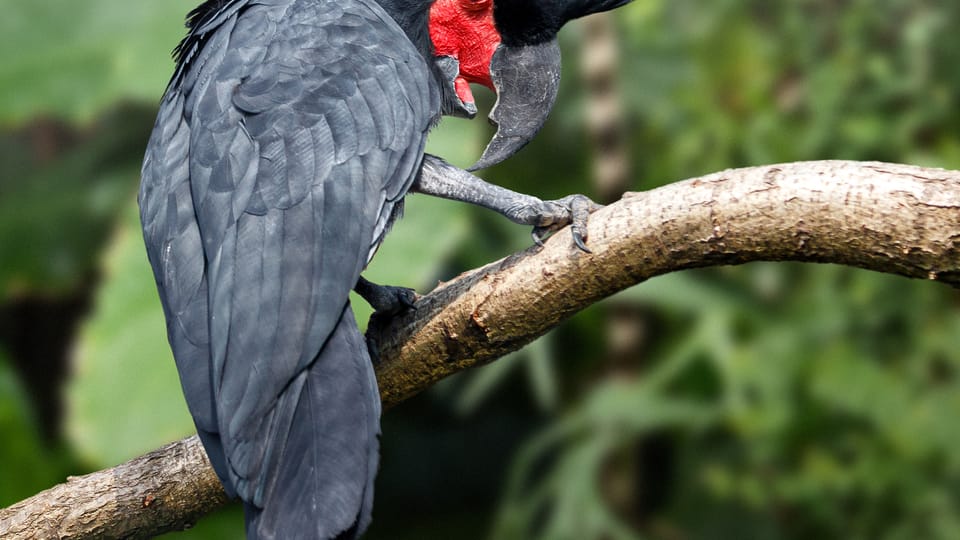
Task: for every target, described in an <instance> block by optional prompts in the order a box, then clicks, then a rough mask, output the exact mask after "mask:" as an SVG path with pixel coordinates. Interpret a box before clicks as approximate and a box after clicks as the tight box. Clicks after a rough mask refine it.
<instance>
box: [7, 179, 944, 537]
mask: <svg viewBox="0 0 960 540" xmlns="http://www.w3.org/2000/svg"><path fill="white" fill-rule="evenodd" d="M589 235H590V237H589V246H590V248H591V250H593V253H592V254H584V253H580V252H578V251H577V250H576V249H575V248H573V245H572V242H571V239H570V235H569V233H568V232H567V231H566V230H564V231H560V232H559V233H558V234H556V235H555V236H554V237H553V238H551V239H550V240H549V241H548V242H547V243H546V246H545V247H544V248H542V249H535V248H531V249H528V250H526V251H524V252H522V253H518V254H516V255H512V256H510V257H507V258H505V259H503V260H500V261H498V262H495V263H493V264H490V265H488V266H485V267H483V268H480V269H477V270H473V271H471V272H468V273H465V274H463V275H461V276H459V277H457V278H456V279H454V280H452V281H450V282H447V283H442V284H440V285H439V286H438V287H437V288H436V289H435V290H434V291H433V292H431V293H430V294H428V295H426V296H424V297H423V298H421V299H420V301H419V302H418V309H417V311H416V312H414V313H411V314H408V315H406V316H404V317H399V318H396V319H394V320H392V321H389V322H388V323H387V324H386V325H384V326H377V327H375V328H372V329H371V332H375V333H376V336H377V338H378V339H379V343H380V345H381V359H382V362H381V364H380V366H379V367H378V370H377V376H378V380H379V383H380V391H381V395H382V397H383V402H384V405H385V406H386V407H390V406H392V405H395V404H397V403H399V402H401V401H403V400H404V399H406V398H408V397H410V396H412V395H414V394H416V393H417V392H420V391H421V390H423V389H425V388H427V387H429V386H431V385H432V384H433V383H435V382H436V381H438V380H440V379H442V378H443V377H446V376H448V375H450V374H453V373H455V372H458V371H461V370H464V369H467V368H469V367H473V366H477V365H482V364H485V363H487V362H490V361H491V360H493V359H495V358H498V357H500V356H502V355H503V354H505V353H507V352H510V351H514V350H517V349H519V348H520V347H522V346H523V345H525V344H526V343H528V342H530V341H532V340H533V339H534V338H536V337H538V336H540V335H542V334H544V333H545V332H547V331H548V330H549V329H550V328H552V327H554V326H556V325H557V324H558V323H560V322H561V321H563V320H564V319H566V318H568V317H569V316H571V315H572V314H574V313H576V312H577V311H579V310H581V309H583V308H585V307H587V306H589V305H591V304H592V303H594V302H596V301H598V300H600V299H602V298H605V297H607V296H609V295H611V294H613V293H615V292H617V291H620V290H623V289H625V288H627V287H630V286H631V285H634V284H637V283H640V282H642V281H644V280H646V279H649V278H651V277H653V276H657V275H660V274H664V273H667V272H672V271H676V270H682V269H686V268H694V267H702V266H714V265H730V264H740V263H745V262H750V261H759V260H766V261H784V260H794V261H810V262H831V263H839V264H845V265H850V266H857V267H860V268H867V269H871V270H877V271H881V272H888V273H895V274H901V275H904V276H909V277H916V278H924V279H931V280H936V281H942V282H944V283H947V284H949V285H951V286H953V287H960V172H955V171H945V170H941V169H927V168H921V167H913V166H907V165H893V164H885V163H860V162H844V161H819V162H803V163H791V164H783V165H773V166H764V167H753V168H747V169H738V170H729V171H723V172H720V173H716V174H712V175H709V176H704V177H702V178H696V179H691V180H687V181H684V182H679V183H675V184H671V185H668V186H665V187H662V188H659V189H656V190H653V191H650V192H646V193H631V194H628V195H627V196H626V197H625V198H624V199H622V200H621V201H619V202H617V203H615V204H612V205H610V206H608V207H606V208H604V209H602V210H600V211H598V212H597V213H596V214H594V215H593V217H592V218H591V221H590V227H589ZM225 502H226V498H225V496H224V495H223V491H222V488H221V487H220V485H219V483H218V482H217V480H216V477H215V475H214V474H213V472H212V470H211V469H210V466H209V462H208V461H207V459H206V456H205V454H204V453H203V450H202V447H201V446H200V443H199V441H198V440H197V439H196V437H190V438H188V439H184V440H182V441H179V442H176V443H172V444H170V445H167V446H165V447H163V448H161V449H159V450H157V451H155V452H151V453H150V454H147V455H145V456H142V457H140V458H137V459H134V460H132V461H130V462H127V463H124V464H121V465H118V466H117V467H114V468H112V469H108V470H104V471H100V472H96V473H92V474H89V475H86V476H83V477H79V478H71V479H68V481H67V483H65V484H60V485H58V486H55V487H54V488H52V489H49V490H47V491H44V492H42V493H39V494H37V495H35V496H33V497H31V498H30V499H27V500H25V501H22V502H20V503H17V504H15V505H13V506H11V507H9V508H6V509H3V510H0V534H2V535H3V537H4V538H10V539H20V538H48V537H59V538H91V537H97V538H111V537H124V538H127V537H146V536H150V535H156V534H159V533H162V532H166V531H170V530H176V529H179V528H183V527H184V526H185V525H187V524H189V523H192V522H193V521H195V520H196V519H197V518H199V517H200V516H201V515H203V514H205V513H207V512H209V511H210V510H213V509H215V508H217V507H219V506H221V505H223V504H224V503H225Z"/></svg>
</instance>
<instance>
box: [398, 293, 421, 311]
mask: <svg viewBox="0 0 960 540" xmlns="http://www.w3.org/2000/svg"><path fill="white" fill-rule="evenodd" d="M406 292H407V294H401V295H399V299H400V303H401V304H403V307H405V308H407V309H409V310H413V311H416V310H417V293H416V292H415V291H414V290H413V289H406Z"/></svg>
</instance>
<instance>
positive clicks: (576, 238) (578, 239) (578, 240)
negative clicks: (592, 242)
mask: <svg viewBox="0 0 960 540" xmlns="http://www.w3.org/2000/svg"><path fill="white" fill-rule="evenodd" d="M573 243H574V244H576V245H577V248H578V249H579V250H580V251H582V252H584V253H593V252H592V251H590V249H589V248H587V244H586V243H584V241H583V235H582V234H580V233H578V232H574V233H573Z"/></svg>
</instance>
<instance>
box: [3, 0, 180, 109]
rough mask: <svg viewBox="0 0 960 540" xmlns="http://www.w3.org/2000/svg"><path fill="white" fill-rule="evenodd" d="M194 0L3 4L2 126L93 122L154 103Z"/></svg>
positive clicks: (53, 0) (52, 0)
mask: <svg viewBox="0 0 960 540" xmlns="http://www.w3.org/2000/svg"><path fill="white" fill-rule="evenodd" d="M195 4H197V1H196V0H166V1H163V2H116V1H115V0H85V1H83V2H61V1H57V0H34V1H31V2H12V1H7V2H4V3H3V17H0V50H2V51H5V54H4V61H3V62H2V63H0V124H5V123H7V124H9V123H18V122H22V121H24V120H26V119H28V118H30V117H32V116H36V115H39V114H43V115H56V116H63V117H66V118H70V119H74V120H80V121H82V120H88V119H90V118H92V117H93V116H94V115H95V114H97V113H98V112H99V111H100V110H101V109H103V108H104V107H106V106H107V105H109V104H112V103H114V102H116V101H117V100H119V99H140V100H149V101H152V102H156V101H157V100H159V98H160V94H161V93H162V92H163V89H164V87H165V86H166V82H167V80H168V79H169V77H170V75H171V73H172V72H173V62H172V61H171V60H170V51H171V50H172V49H173V47H174V46H175V45H176V44H177V43H178V42H179V40H180V39H181V37H182V36H183V35H184V28H183V20H184V16H185V14H186V13H187V12H188V11H189V10H190V9H191V8H193V7H194V6H195Z"/></svg>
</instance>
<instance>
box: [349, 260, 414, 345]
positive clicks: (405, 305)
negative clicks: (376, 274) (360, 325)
mask: <svg viewBox="0 0 960 540" xmlns="http://www.w3.org/2000/svg"><path fill="white" fill-rule="evenodd" d="M354 290H355V291H357V294H359V295H360V296H361V297H363V299H364V300H366V301H367V303H368V304H370V306H371V307H373V310H374V311H373V315H370V321H369V322H368V323H367V333H366V340H367V349H368V350H369V351H370V359H371V360H373V363H374V364H379V363H380V341H379V339H378V337H377V336H379V334H380V330H381V328H383V327H384V326H386V324H387V323H388V322H389V321H390V319H392V318H393V317H396V316H397V315H400V314H403V313H406V312H407V311H410V310H416V309H417V306H416V301H417V291H415V290H413V289H410V288H407V287H395V286H393V285H378V284H376V283H373V282H372V281H369V280H367V279H364V278H363V277H361V278H360V279H359V281H357V286H356V287H354Z"/></svg>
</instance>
